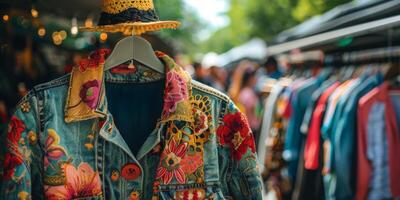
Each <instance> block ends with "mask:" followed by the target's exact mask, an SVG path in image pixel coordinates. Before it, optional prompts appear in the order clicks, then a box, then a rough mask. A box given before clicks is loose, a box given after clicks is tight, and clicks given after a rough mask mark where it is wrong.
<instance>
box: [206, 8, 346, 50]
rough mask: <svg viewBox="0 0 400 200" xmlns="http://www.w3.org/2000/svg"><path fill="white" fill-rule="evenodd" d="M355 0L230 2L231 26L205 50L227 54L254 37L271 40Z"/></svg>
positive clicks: (213, 39) (222, 29) (222, 30)
mask: <svg viewBox="0 0 400 200" xmlns="http://www.w3.org/2000/svg"><path fill="white" fill-rule="evenodd" d="M350 1H351V0H230V3H231V7H230V10H229V11H228V13H227V15H228V16H229V18H230V22H231V23H230V24H229V25H228V26H227V27H223V28H221V29H220V30H217V31H216V32H215V33H214V34H213V35H212V36H211V37H210V38H209V39H208V40H207V41H205V42H204V44H203V45H202V47H203V48H202V50H203V51H204V52H206V51H215V52H217V53H222V52H225V51H227V50H229V49H231V48H232V47H234V46H237V45H240V44H242V43H244V42H247V41H248V40H249V39H251V38H253V37H259V38H262V39H264V40H266V41H269V40H271V39H272V38H273V37H274V36H276V35H277V34H278V33H280V32H281V31H283V30H285V29H288V28H290V27H293V26H295V25H296V24H299V23H301V22H303V21H305V20H307V19H309V18H310V17H312V16H314V15H319V14H322V13H324V12H326V11H328V10H330V9H332V8H334V7H335V6H337V5H340V4H343V3H347V2H350Z"/></svg>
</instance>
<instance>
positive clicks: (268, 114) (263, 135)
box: [257, 82, 284, 172]
mask: <svg viewBox="0 0 400 200" xmlns="http://www.w3.org/2000/svg"><path fill="white" fill-rule="evenodd" d="M283 89H284V86H283V85H281V84H279V82H278V83H276V84H275V85H274V86H273V87H272V90H271V94H270V95H269V96H268V98H267V100H266V101H265V105H264V114H263V121H262V126H261V131H260V142H259V145H258V148H257V154H258V158H259V159H260V172H263V171H264V167H265V166H264V159H265V155H266V151H267V147H266V144H267V140H268V138H272V134H271V131H270V130H271V129H272V123H273V121H274V120H275V115H276V107H277V101H278V97H279V95H280V94H281V92H282V90H283Z"/></svg>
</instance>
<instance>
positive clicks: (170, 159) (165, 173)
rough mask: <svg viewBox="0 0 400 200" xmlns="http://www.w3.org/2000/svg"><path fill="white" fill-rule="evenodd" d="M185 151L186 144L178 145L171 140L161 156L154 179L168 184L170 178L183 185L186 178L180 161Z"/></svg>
mask: <svg viewBox="0 0 400 200" xmlns="http://www.w3.org/2000/svg"><path fill="white" fill-rule="evenodd" d="M186 149H187V144H185V143H181V144H179V145H178V144H177V143H176V142H175V139H171V140H170V141H169V143H168V145H167V146H166V149H164V151H163V153H162V154H161V158H160V160H161V161H160V166H159V167H158V169H157V176H156V179H160V180H161V182H162V183H164V184H169V183H170V182H171V181H172V178H175V179H176V180H177V181H178V183H182V184H183V183H185V179H186V176H185V173H184V171H183V168H182V166H181V161H182V159H183V158H184V157H185V153H186Z"/></svg>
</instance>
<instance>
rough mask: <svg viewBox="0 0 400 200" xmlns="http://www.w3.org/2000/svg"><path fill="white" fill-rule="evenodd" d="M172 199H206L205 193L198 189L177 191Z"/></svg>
mask: <svg viewBox="0 0 400 200" xmlns="http://www.w3.org/2000/svg"><path fill="white" fill-rule="evenodd" d="M174 199H176V200H190V199H191V200H204V199H206V192H205V190H204V189H200V188H199V189H187V190H182V191H177V192H176V194H175V198H174ZM207 199H208V198H207ZM210 199H211V198H210Z"/></svg>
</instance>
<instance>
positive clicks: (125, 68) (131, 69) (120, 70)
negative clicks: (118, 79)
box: [111, 62, 137, 74]
mask: <svg viewBox="0 0 400 200" xmlns="http://www.w3.org/2000/svg"><path fill="white" fill-rule="evenodd" d="M136 71H137V67H136V65H135V64H133V63H132V62H131V63H130V64H129V65H126V64H123V65H120V66H118V67H114V68H112V69H111V73H114V74H131V73H136Z"/></svg>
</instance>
